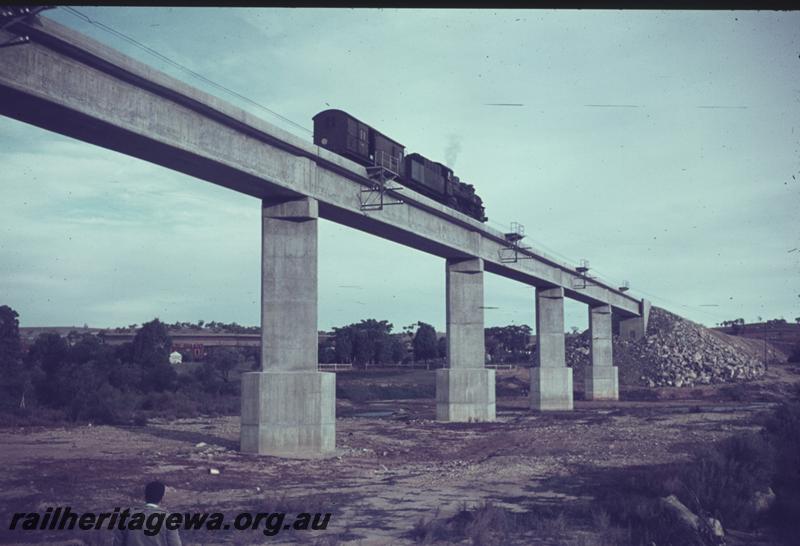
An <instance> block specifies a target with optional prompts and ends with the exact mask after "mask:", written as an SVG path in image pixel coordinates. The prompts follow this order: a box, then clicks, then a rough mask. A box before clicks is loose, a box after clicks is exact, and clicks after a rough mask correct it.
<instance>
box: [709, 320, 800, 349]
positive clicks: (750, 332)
mask: <svg viewBox="0 0 800 546" xmlns="http://www.w3.org/2000/svg"><path fill="white" fill-rule="evenodd" d="M714 330H716V331H717V332H722V333H724V334H728V335H731V336H738V337H746V338H750V339H755V340H759V341H761V342H762V345H761V346H762V347H763V341H764V339H765V337H766V340H767V342H768V343H769V344H770V345H772V346H774V347H776V348H778V349H780V350H781V351H782V352H784V353H786V355H787V356H788V355H791V354H792V351H794V349H795V348H796V347H798V346H800V324H797V323H794V324H792V323H789V322H786V323H778V322H776V321H769V322H752V323H749V324H740V325H736V326H724V327H718V328H714Z"/></svg>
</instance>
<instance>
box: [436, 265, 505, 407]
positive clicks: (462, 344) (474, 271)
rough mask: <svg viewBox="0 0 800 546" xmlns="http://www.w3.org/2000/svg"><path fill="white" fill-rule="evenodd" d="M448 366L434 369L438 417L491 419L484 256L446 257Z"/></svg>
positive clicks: (492, 391)
mask: <svg viewBox="0 0 800 546" xmlns="http://www.w3.org/2000/svg"><path fill="white" fill-rule="evenodd" d="M446 271H447V273H446V275H447V277H446V286H447V365H448V367H447V368H446V369H441V370H436V419H437V420H438V421H462V422H463V421H494V419H495V383H494V375H495V373H494V370H487V369H486V368H485V358H486V350H485V346H484V339H483V260H481V259H480V258H476V259H471V260H451V259H448V260H447V268H446Z"/></svg>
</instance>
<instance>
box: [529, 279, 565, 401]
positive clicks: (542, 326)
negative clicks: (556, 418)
mask: <svg viewBox="0 0 800 546" xmlns="http://www.w3.org/2000/svg"><path fill="white" fill-rule="evenodd" d="M564 351H565V348H564V289H563V288H537V289H536V367H534V368H531V390H530V404H531V409H532V410H535V411H550V410H571V409H572V407H573V405H572V368H568V367H567V364H566V360H565V354H564Z"/></svg>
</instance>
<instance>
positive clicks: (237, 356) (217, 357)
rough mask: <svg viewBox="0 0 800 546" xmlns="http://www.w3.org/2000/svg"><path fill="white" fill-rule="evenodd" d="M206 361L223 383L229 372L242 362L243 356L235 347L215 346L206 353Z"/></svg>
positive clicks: (227, 379)
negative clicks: (208, 353) (209, 352)
mask: <svg viewBox="0 0 800 546" xmlns="http://www.w3.org/2000/svg"><path fill="white" fill-rule="evenodd" d="M206 362H207V363H208V364H209V365H210V366H212V367H213V369H214V370H215V371H216V373H217V374H219V377H220V378H221V379H222V380H223V381H224V382H225V383H228V382H229V381H230V375H231V372H232V371H233V370H235V369H236V368H237V367H239V365H240V364H241V363H242V362H244V357H243V355H242V353H241V352H240V351H239V350H238V349H237V348H235V347H217V348H215V349H214V350H213V351H211V354H210V355H208V358H207V359H206Z"/></svg>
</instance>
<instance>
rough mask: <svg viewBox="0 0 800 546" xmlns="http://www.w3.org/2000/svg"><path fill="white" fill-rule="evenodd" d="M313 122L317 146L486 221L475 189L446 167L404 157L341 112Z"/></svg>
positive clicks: (395, 146)
mask: <svg viewBox="0 0 800 546" xmlns="http://www.w3.org/2000/svg"><path fill="white" fill-rule="evenodd" d="M313 120H314V144H316V145H317V146H322V147H323V148H326V149H328V150H330V151H332V152H334V153H337V154H339V155H341V156H344V157H346V158H348V159H351V160H353V161H355V162H356V163H360V164H361V165H364V166H367V167H372V166H381V167H384V168H385V169H387V170H389V171H391V172H393V173H395V174H397V175H398V180H399V181H400V182H401V183H402V184H403V185H404V186H406V187H407V188H410V189H412V190H414V191H417V192H419V193H421V194H423V195H425V196H427V197H430V198H431V199H434V200H435V201H438V202H440V203H442V204H444V205H447V206H448V207H451V208H453V209H455V210H457V211H459V212H463V213H464V214H466V215H467V216H471V217H472V218H475V219H476V220H478V221H480V222H485V221H486V220H487V218H486V215H485V214H484V208H483V200H481V198H480V197H479V196H478V195H477V194H476V193H475V188H474V187H473V186H472V185H471V184H465V183H464V182H461V180H459V178H458V177H457V176H456V175H455V174H453V171H452V169H450V168H448V167H447V166H445V165H442V164H441V163H437V162H436V161H431V160H430V159H428V158H426V157H423V156H421V155H420V154H417V153H412V154H408V155H405V146H403V145H402V144H400V143H399V142H397V141H396V140H392V139H391V138H389V137H387V136H386V135H384V134H383V133H381V132H379V131H377V130H375V129H373V128H372V127H370V126H369V125H367V124H366V123H362V122H361V121H359V120H358V119H356V118H354V117H353V116H351V115H350V114H348V113H347V112H343V111H342V110H323V111H322V112H320V113H318V114H317V115H316V116H314V118H313Z"/></svg>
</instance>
